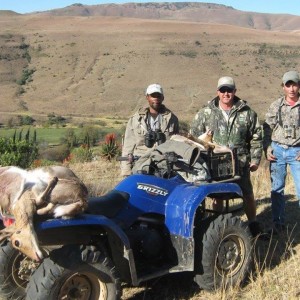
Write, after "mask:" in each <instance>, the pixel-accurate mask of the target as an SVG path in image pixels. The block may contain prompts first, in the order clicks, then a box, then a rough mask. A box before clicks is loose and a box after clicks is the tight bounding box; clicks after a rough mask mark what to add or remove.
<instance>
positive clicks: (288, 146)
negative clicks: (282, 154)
mask: <svg viewBox="0 0 300 300" xmlns="http://www.w3.org/2000/svg"><path fill="white" fill-rule="evenodd" d="M275 143H276V144H277V145H278V146H279V147H281V148H283V149H289V148H293V147H300V144H297V145H285V144H280V143H277V142H275Z"/></svg>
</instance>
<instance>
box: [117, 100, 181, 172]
mask: <svg viewBox="0 0 300 300" xmlns="http://www.w3.org/2000/svg"><path fill="white" fill-rule="evenodd" d="M160 114H161V119H160V129H161V131H162V132H163V133H164V134H165V135H166V139H169V138H170V136H171V135H173V134H177V133H178V131H179V121H178V118H177V117H176V116H175V115H174V114H173V113H172V112H171V111H170V110H169V109H168V108H166V107H165V106H164V105H162V109H161V112H160ZM148 119H149V107H147V108H140V109H139V110H138V111H137V112H136V113H135V114H134V115H133V116H132V117H131V118H130V119H129V121H128V123H127V126H126V131H125V136H124V142H123V148H122V156H127V155H129V154H133V155H138V156H142V155H144V154H145V153H147V152H148V151H149V150H150V149H151V148H147V147H146V146H145V134H146V133H147V132H148V131H149V129H150V128H149V122H148ZM155 146H156V145H154V147H155ZM131 168H132V165H131V164H130V163H128V162H123V163H122V164H121V174H122V175H124V176H125V175H130V174H131Z"/></svg>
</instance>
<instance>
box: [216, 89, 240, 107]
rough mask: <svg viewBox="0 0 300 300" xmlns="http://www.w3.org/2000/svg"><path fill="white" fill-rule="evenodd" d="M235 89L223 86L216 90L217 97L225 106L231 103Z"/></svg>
mask: <svg viewBox="0 0 300 300" xmlns="http://www.w3.org/2000/svg"><path fill="white" fill-rule="evenodd" d="M235 91H236V89H232V88H230V87H227V86H223V87H221V88H220V89H219V90H218V96H219V99H220V101H221V102H222V103H223V104H225V105H231V104H232V103H233V98H234V95H235Z"/></svg>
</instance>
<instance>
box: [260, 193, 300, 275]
mask: <svg viewBox="0 0 300 300" xmlns="http://www.w3.org/2000/svg"><path fill="white" fill-rule="evenodd" d="M285 198H286V225H287V226H286V230H285V231H284V232H282V233H280V234H279V235H275V234H272V235H271V238H270V240H267V241H264V240H260V239H258V240H256V243H255V262H256V264H257V268H258V270H259V271H263V270H264V269H265V268H267V269H270V270H272V269H273V268H275V267H276V266H278V265H279V264H280V263H281V262H282V261H283V260H287V259H289V258H290V256H291V255H293V254H295V250H294V248H295V246H296V245H298V244H299V243H300V214H299V213H300V210H299V203H298V201H296V200H295V197H294V196H293V195H286V196H285ZM260 204H262V205H263V206H264V207H263V209H258V214H257V220H258V221H259V222H260V223H261V224H262V226H263V227H264V230H265V231H269V230H271V229H272V210H271V200H270V198H263V199H260V200H259V201H258V206H260ZM264 204H268V205H264Z"/></svg>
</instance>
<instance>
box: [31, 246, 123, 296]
mask: <svg viewBox="0 0 300 300" xmlns="http://www.w3.org/2000/svg"><path fill="white" fill-rule="evenodd" d="M120 296H121V284H120V279H119V277H118V275H117V274H116V270H115V267H114V265H113V264H112V262H111V260H110V259H109V258H108V257H106V256H105V255H104V254H103V253H102V252H100V251H98V250H96V249H95V248H94V247H84V246H82V247H80V246H66V247H63V248H61V249H58V250H54V251H52V252H51V253H50V257H48V258H46V259H45V260H44V261H43V262H42V263H41V265H40V266H39V268H38V269H37V270H36V271H35V273H34V274H33V275H32V276H31V278H30V281H29V284H28V286H27V290H26V299H28V300H29V299H30V300H45V299H47V300H59V299H82V300H116V299H120Z"/></svg>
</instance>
